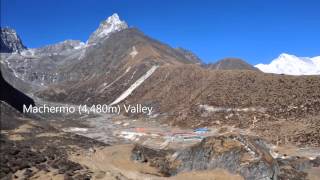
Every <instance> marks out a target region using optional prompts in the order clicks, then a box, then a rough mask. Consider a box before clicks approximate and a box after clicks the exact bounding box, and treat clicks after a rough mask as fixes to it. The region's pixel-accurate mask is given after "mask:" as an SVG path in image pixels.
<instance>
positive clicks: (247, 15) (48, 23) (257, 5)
mask: <svg viewBox="0 0 320 180" xmlns="http://www.w3.org/2000/svg"><path fill="white" fill-rule="evenodd" d="M113 13H118V14H119V16H120V18H121V19H122V20H125V21H126V22H127V23H128V25H129V26H130V27H136V28H138V29H140V30H141V31H142V32H144V33H145V34H146V35H148V36H150V37H152V38H155V39H157V40H159V41H162V42H164V43H166V44H169V45H170V46H172V47H183V48H185V49H188V50H191V51H192V52H194V53H195V54H197V55H198V56H199V57H200V58H201V59H202V60H203V61H204V62H206V63H209V62H215V61H217V60H219V59H222V58H226V57H238V58H242V59H244V60H246V61H247V62H249V63H250V64H258V63H268V62H270V61H271V60H272V59H274V58H276V57H277V56H279V54H281V53H289V54H294V55H297V56H302V57H313V56H320V1H319V0H303V1H301V0H152V1H151V0H45V1H43V0H1V26H9V27H11V28H14V29H16V31H17V33H18V34H19V35H20V37H21V39H22V41H23V43H24V44H25V45H26V46H27V47H30V48H35V47H41V46H44V45H48V44H54V43H57V42H60V41H63V40H66V39H78V40H81V41H84V42H85V41H86V40H87V39H88V37H89V35H90V34H91V33H92V32H93V31H94V30H95V29H96V28H97V27H98V26H99V23H100V22H101V21H103V20H105V19H106V18H107V17H108V16H110V15H112V14H113Z"/></svg>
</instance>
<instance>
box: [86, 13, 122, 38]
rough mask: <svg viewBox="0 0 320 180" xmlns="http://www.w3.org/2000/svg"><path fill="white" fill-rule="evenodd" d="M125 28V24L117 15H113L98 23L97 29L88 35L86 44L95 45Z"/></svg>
mask: <svg viewBox="0 0 320 180" xmlns="http://www.w3.org/2000/svg"><path fill="white" fill-rule="evenodd" d="M127 28H128V25H127V23H126V22H125V21H121V20H120V18H119V15H118V14H117V13H114V14H113V15H112V16H110V17H108V19H107V20H105V21H103V22H101V23H100V25H99V27H98V29H97V30H96V31H95V32H93V33H92V34H91V35H90V37H89V40H88V44H92V43H95V42H97V41H99V40H101V39H104V38H106V37H109V35H110V34H111V33H113V32H117V31H121V30H123V29H127Z"/></svg>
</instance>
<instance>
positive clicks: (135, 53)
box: [130, 46, 138, 59]
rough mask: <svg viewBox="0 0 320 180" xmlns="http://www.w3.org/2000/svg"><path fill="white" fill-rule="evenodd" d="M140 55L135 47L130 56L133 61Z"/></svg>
mask: <svg viewBox="0 0 320 180" xmlns="http://www.w3.org/2000/svg"><path fill="white" fill-rule="evenodd" d="M137 54H138V51H137V49H136V47H135V46H133V47H132V51H131V52H130V56H131V57H132V59H133V58H134V57H135V56H136V55H137Z"/></svg>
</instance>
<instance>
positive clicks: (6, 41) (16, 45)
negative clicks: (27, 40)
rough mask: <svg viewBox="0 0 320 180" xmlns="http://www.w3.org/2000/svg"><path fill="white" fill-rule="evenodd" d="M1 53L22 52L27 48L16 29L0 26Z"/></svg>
mask: <svg viewBox="0 0 320 180" xmlns="http://www.w3.org/2000/svg"><path fill="white" fill-rule="evenodd" d="M0 29H1V31H0V53H13V52H20V51H23V50H25V49H26V46H25V45H23V43H22V41H21V39H20V37H19V36H18V34H17V32H16V31H15V30H14V29H11V28H8V27H5V28H0Z"/></svg>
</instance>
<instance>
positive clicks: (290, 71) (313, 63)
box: [255, 53, 320, 75]
mask: <svg viewBox="0 0 320 180" xmlns="http://www.w3.org/2000/svg"><path fill="white" fill-rule="evenodd" d="M255 67H256V68H258V69H260V70H261V71H263V72H265V73H275V74H287V75H320V56H317V57H313V58H309V57H297V56H294V55H290V54H286V53H282V54H280V56H279V57H278V58H276V59H274V60H273V61H271V63H270V64H257V65H255Z"/></svg>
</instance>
